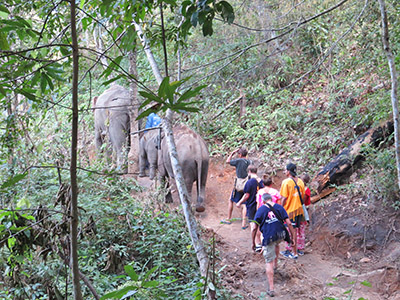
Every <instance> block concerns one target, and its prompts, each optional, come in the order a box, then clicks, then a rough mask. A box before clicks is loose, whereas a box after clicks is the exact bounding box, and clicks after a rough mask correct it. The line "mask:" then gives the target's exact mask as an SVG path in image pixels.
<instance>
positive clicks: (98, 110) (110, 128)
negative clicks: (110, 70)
mask: <svg viewBox="0 0 400 300" xmlns="http://www.w3.org/2000/svg"><path fill="white" fill-rule="evenodd" d="M130 106H131V100H130V95H129V91H128V90H127V89H126V88H124V87H122V86H120V85H117V84H115V85H113V86H111V87H110V88H109V89H107V90H106V91H104V93H102V94H101V95H100V96H99V97H94V98H93V108H94V129H95V144H96V149H97V152H98V153H100V152H102V150H103V147H102V146H103V144H106V147H105V149H106V154H107V156H108V157H110V156H112V158H113V162H116V165H117V168H121V169H122V170H123V172H127V164H128V160H127V155H128V152H129V149H130V146H131V145H130Z"/></svg>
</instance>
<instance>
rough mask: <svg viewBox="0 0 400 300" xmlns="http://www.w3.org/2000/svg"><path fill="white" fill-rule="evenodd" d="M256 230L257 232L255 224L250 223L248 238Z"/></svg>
mask: <svg viewBox="0 0 400 300" xmlns="http://www.w3.org/2000/svg"><path fill="white" fill-rule="evenodd" d="M256 230H258V229H257V227H256V223H254V222H250V234H251V235H250V236H253V232H254V231H256ZM256 245H257V243H256Z"/></svg>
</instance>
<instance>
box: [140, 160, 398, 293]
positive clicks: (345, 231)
mask: <svg viewBox="0 0 400 300" xmlns="http://www.w3.org/2000/svg"><path fill="white" fill-rule="evenodd" d="M260 172H261V173H262V172H263V170H261V171H260ZM234 176H235V170H234V168H233V167H231V166H229V165H227V164H226V163H225V162H224V160H223V159H222V158H219V159H218V158H213V159H211V166H210V170H209V175H208V182H207V195H206V196H207V199H206V211H205V212H203V213H196V217H197V219H198V220H199V222H200V223H201V224H202V226H203V227H204V228H205V233H204V236H205V237H206V238H207V239H208V238H210V237H212V236H214V237H215V240H216V248H217V251H218V254H219V261H218V262H217V270H218V271H219V272H220V278H221V280H222V284H223V286H224V287H226V288H227V289H229V290H231V291H232V293H233V294H236V295H241V296H242V297H243V299H268V296H266V294H265V291H266V290H267V288H268V285H267V280H266V275H265V262H264V259H263V257H262V255H260V254H257V253H255V252H254V251H252V249H251V239H250V228H248V229H246V230H242V229H241V220H240V211H239V210H238V209H236V208H235V209H234V212H233V218H235V221H234V222H233V223H232V224H230V225H227V224H221V223H220V221H221V220H222V219H224V218H226V216H227V208H228V206H227V205H228V199H229V195H230V193H231V190H232V186H233V178H234ZM282 179H283V177H282V173H280V172H277V176H275V178H274V184H275V187H276V188H279V186H280V183H281V181H282ZM142 180H143V179H142ZM193 196H195V191H194V194H193ZM174 199H175V203H179V199H178V197H177V195H176V192H175V195H174ZM310 213H311V216H312V221H311V224H310V226H309V227H308V228H307V232H306V240H307V244H306V250H305V255H304V256H301V257H299V259H298V260H297V261H293V260H290V259H287V258H284V257H283V256H281V257H280V258H279V263H278V269H277V271H276V273H275V291H276V296H275V298H274V299H326V300H328V299H329V300H333V299H338V300H339V299H358V300H362V299H368V300H381V299H393V300H395V299H397V300H400V275H399V270H400V225H399V224H400V223H399V222H398V221H400V220H399V219H400V218H399V213H396V212H393V211H391V210H390V209H387V208H382V207H372V206H371V205H369V204H366V201H365V199H358V198H348V197H346V195H340V196H338V195H337V194H336V195H333V196H330V197H329V198H327V199H324V200H322V201H320V202H319V203H317V204H314V205H312V206H311V208H310ZM282 246H283V245H281V247H282ZM282 250H283V248H282Z"/></svg>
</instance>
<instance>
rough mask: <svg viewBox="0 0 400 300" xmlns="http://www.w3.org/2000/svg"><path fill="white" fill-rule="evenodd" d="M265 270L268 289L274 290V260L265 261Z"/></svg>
mask: <svg viewBox="0 0 400 300" xmlns="http://www.w3.org/2000/svg"><path fill="white" fill-rule="evenodd" d="M265 270H266V272H267V278H268V285H269V290H270V291H273V290H274V261H271V262H269V263H266V267H265Z"/></svg>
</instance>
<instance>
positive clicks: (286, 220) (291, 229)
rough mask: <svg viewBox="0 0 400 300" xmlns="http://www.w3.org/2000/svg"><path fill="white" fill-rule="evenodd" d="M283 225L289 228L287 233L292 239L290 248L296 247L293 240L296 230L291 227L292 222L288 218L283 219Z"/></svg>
mask: <svg viewBox="0 0 400 300" xmlns="http://www.w3.org/2000/svg"><path fill="white" fill-rule="evenodd" d="M285 223H286V225H287V227H288V228H289V232H290V236H291V237H292V238H291V240H292V246H296V239H294V238H293V237H294V236H295V235H296V230H294V228H293V226H292V222H290V219H289V218H286V219H285Z"/></svg>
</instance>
